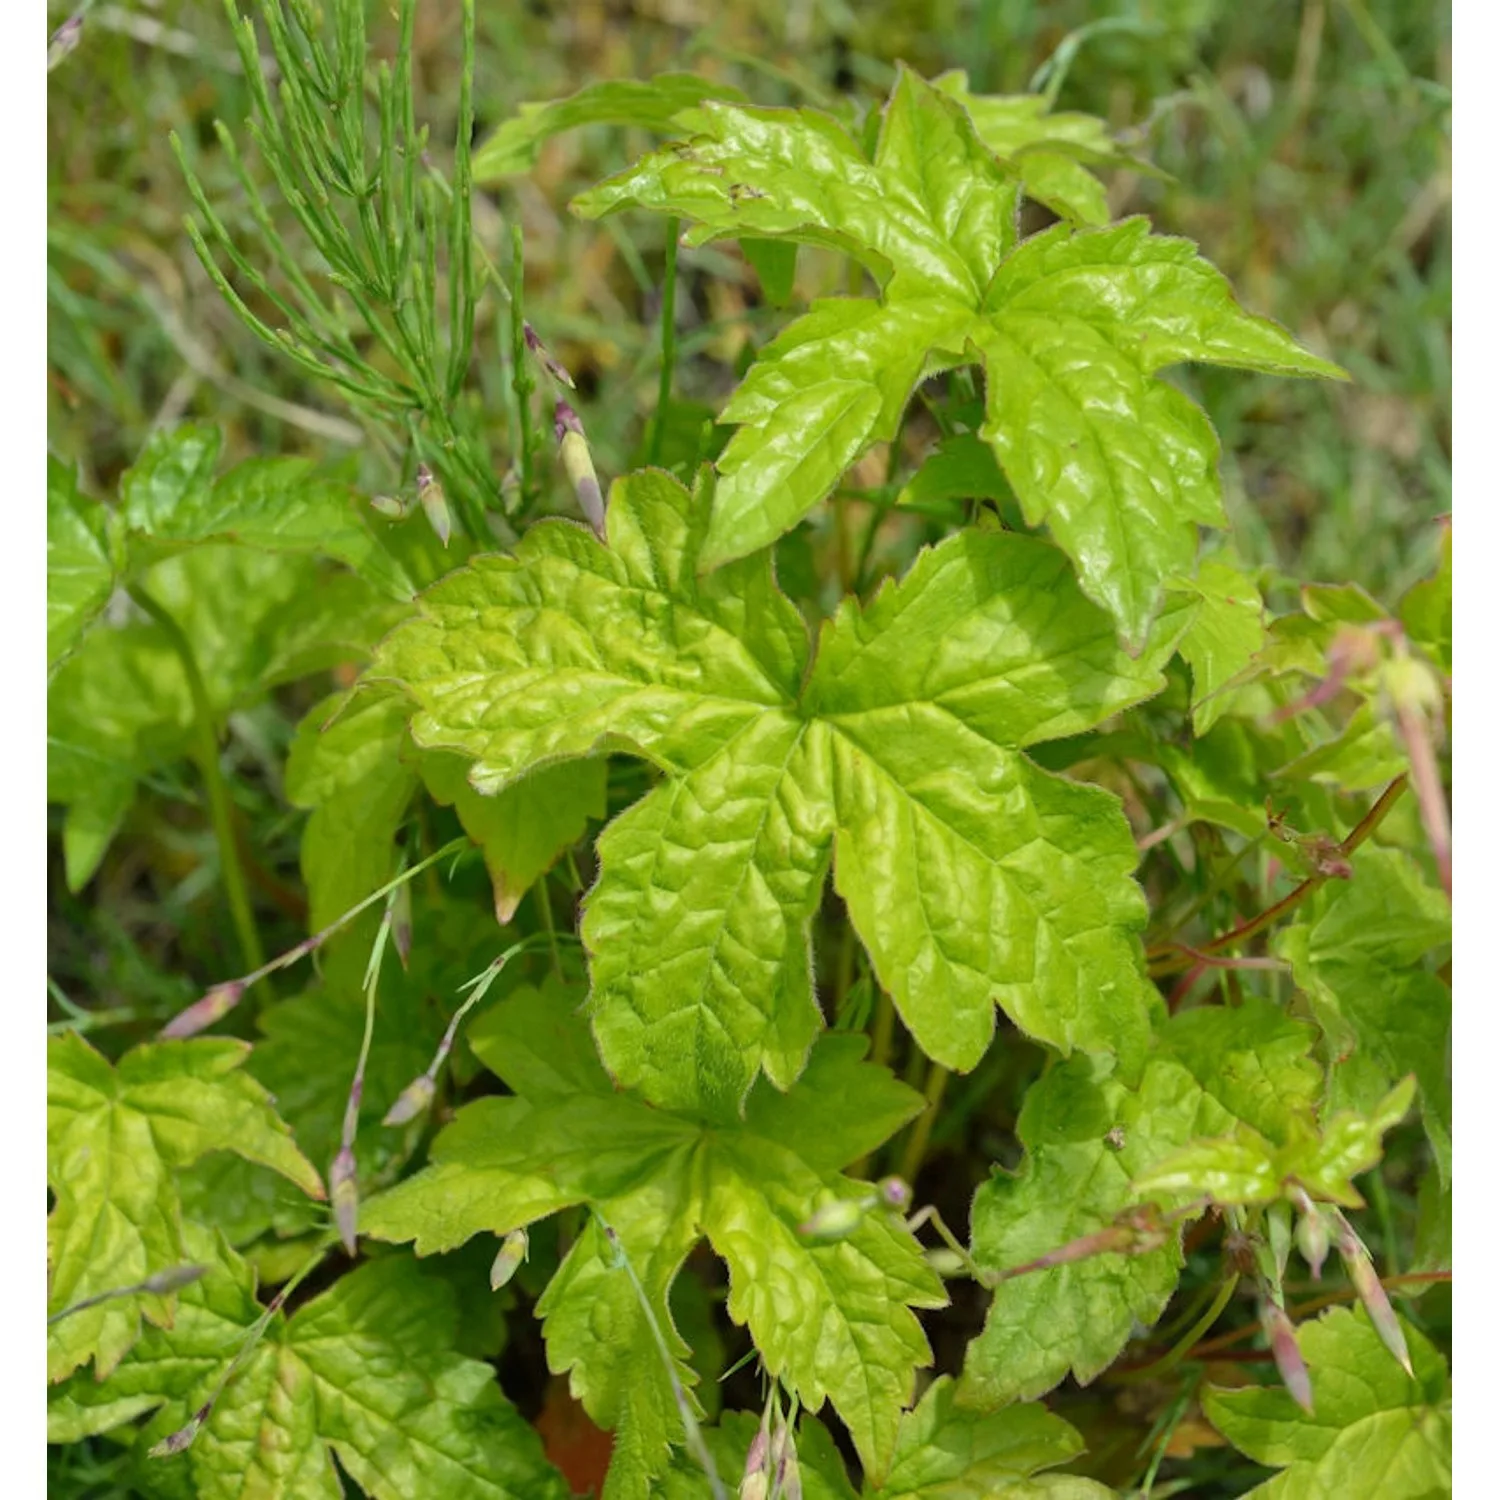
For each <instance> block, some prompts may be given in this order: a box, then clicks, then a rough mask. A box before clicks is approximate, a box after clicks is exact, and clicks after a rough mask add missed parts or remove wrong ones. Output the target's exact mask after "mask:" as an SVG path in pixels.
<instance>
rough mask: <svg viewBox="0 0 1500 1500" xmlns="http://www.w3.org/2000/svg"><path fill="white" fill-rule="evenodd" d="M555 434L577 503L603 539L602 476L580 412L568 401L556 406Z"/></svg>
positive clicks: (553, 429)
mask: <svg viewBox="0 0 1500 1500" xmlns="http://www.w3.org/2000/svg"><path fill="white" fill-rule="evenodd" d="M552 434H553V436H554V437H555V438H556V439H557V454H558V457H559V458H560V459H561V460H562V466H563V469H564V470H565V471H566V473H567V476H568V482H569V483H570V484H571V485H572V486H573V493H574V494H576V495H577V496H578V504H579V506H580V507H581V508H582V510H583V513H584V515H585V516H587V517H588V522H589V525H590V526H592V527H593V528H594V534H595V535H596V536H597V537H598V538H599V540H600V541H601V542H602V541H603V540H604V494H603V491H601V490H600V488H599V476H598V475H597V474H595V472H594V459H593V455H592V454H591V453H590V452H589V445H588V439H587V438H586V437H584V435H583V423H582V422H580V421H579V420H578V413H577V412H576V411H574V410H573V408H572V407H571V406H569V405H568V403H567V402H566V401H559V402H558V403H557V404H556V406H555V407H554V408H553V417H552Z"/></svg>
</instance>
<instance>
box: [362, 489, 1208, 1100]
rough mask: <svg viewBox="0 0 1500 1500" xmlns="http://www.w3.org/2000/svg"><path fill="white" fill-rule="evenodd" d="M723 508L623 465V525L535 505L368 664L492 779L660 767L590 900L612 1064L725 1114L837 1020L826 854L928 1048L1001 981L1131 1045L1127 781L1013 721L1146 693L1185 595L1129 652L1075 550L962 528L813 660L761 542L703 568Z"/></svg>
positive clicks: (1073, 728) (598, 995)
mask: <svg viewBox="0 0 1500 1500" xmlns="http://www.w3.org/2000/svg"><path fill="white" fill-rule="evenodd" d="M705 510H706V508H705V506H704V505H703V503H702V501H701V499H700V500H694V499H693V498H692V497H690V496H689V495H688V493H687V492H686V491H685V490H683V489H682V487H681V486H680V485H678V484H677V483H676V482H675V481H673V480H671V479H670V478H669V477H667V476H666V475H664V474H661V473H657V472H647V473H644V474H638V475H635V476H632V477H631V478H630V479H629V480H626V481H621V482H620V483H618V484H617V485H616V486H615V489H614V492H613V495H612V499H611V503H610V507H609V515H608V535H609V546H608V547H605V546H603V545H601V544H600V543H599V542H597V541H596V540H595V539H594V538H593V537H592V536H590V535H588V534H586V533H584V532H583V531H581V530H580V529H579V528H577V527H574V526H571V525H568V524H561V523H557V524H554V523H547V524H543V525H540V526H538V527H536V528H534V529H533V530H532V531H531V532H529V533H528V534H527V536H526V537H525V538H524V539H523V541H522V543H521V545H520V547H519V548H518V550H517V553H516V556H515V557H514V558H483V559H479V560H477V561H476V562H475V564H474V565H473V566H472V567H470V568H468V569H465V570H463V571H461V572H459V573H456V574H454V575H453V576H452V577H450V578H449V579H447V580H445V581H444V582H443V583H442V584H440V585H439V586H438V587H436V588H434V589H433V590H431V591H430V592H429V593H428V594H426V595H425V596H424V598H423V602H422V614H421V618H420V619H418V620H416V621H414V622H412V624H411V625H409V626H407V627H405V628H403V629H401V630H398V631H397V632H396V633H394V634H393V635H392V636H391V638H390V639H389V641H388V642H387V644H386V647H385V649H384V650H383V652H382V654H381V657H380V661H379V663H378V665H377V667H376V669H375V675H376V676H377V677H378V678H380V679H390V680H393V681H395V682H398V683H400V684H401V685H402V686H403V687H404V688H405V689H406V691H407V692H408V693H409V694H410V695H411V697H412V698H413V699H414V700H415V702H416V705H417V711H416V713H415V715H414V717H413V720H412V731H413V734H414V736H415V738H416V739H417V741H418V743H419V744H422V745H425V746H429V747H431V748H434V749H436V748H443V749H448V750H452V751H456V752H459V753H461V754H462V755H464V756H466V757H468V758H470V759H472V760H473V762H474V765H473V767H472V770H471V771H470V780H471V781H472V782H473V783H474V784H475V785H476V786H477V787H478V788H479V789H480V790H498V789H501V788H503V787H505V786H507V785H509V784H511V783H513V782H515V781H516V780H517V779H518V778H519V777H521V776H522V775H524V774H526V773H527V772H528V771H531V770H533V769H534V768H536V767H538V766H543V765H548V764H550V763H552V762H554V761H556V760H557V759H559V758H561V757H587V756H589V755H598V754H601V753H603V752H605V751H613V750H625V751H628V752H630V753H632V754H635V755H639V756H642V757H644V758H646V759H648V760H650V761H651V762H653V763H654V764H655V765H656V766H658V767H659V768H660V769H661V770H662V772H663V773H664V779H663V782H662V784H661V785H660V786H658V787H657V788H656V789H655V790H654V791H653V792H651V793H650V794H648V796H646V797H645V798H644V799H642V801H640V802H639V803H637V804H636V805H635V806H634V807H633V808H631V809H630V810H629V811H628V812H627V813H625V814H624V815H623V816H622V817H620V818H618V819H617V820H616V821H615V822H614V823H612V824H611V825H610V826H609V827H608V828H607V829H606V830H605V833H604V834H603V836H602V838H601V839H600V842H599V853H600V876H599V881H598V883H597V885H596V886H595V888H594V889H593V891H592V892H590V894H589V897H588V899H587V904H586V908H585V916H584V924H583V935H584V939H585V941H586V943H587V944H588V947H589V949H590V953H591V975H592V982H593V993H592V997H591V1002H590V1003H591V1012H592V1016H593V1022H594V1030H595V1034H596V1036H597V1038H598V1041H599V1045H600V1049H601V1052H602V1054H603V1057H604V1060H605V1063H606V1064H607V1066H608V1067H609V1068H610V1070H611V1072H612V1073H613V1074H614V1075H615V1076H616V1077H617V1078H618V1079H619V1080H620V1081H621V1082H622V1083H624V1084H626V1085H628V1086H632V1087H639V1088H641V1090H642V1091H643V1092H644V1093H645V1095H646V1096H647V1097H648V1098H650V1099H652V1100H653V1101H654V1102H657V1103H661V1104H666V1105H670V1106H673V1107H682V1108H690V1109H699V1110H705V1111H708V1112H710V1113H713V1114H715V1115H719V1116H723V1117H728V1118H732V1117H733V1115H734V1114H735V1113H736V1111H737V1110H738V1107H739V1105H740V1103H741V1101H742V1100H743V1098H744V1096H745V1093H746V1091H747V1089H748V1088H749V1087H750V1084H751V1083H752V1081H753V1079H754V1077H755V1075H756V1072H757V1071H758V1070H760V1069H762V1068H763V1069H764V1070H765V1071H766V1072H767V1073H768V1074H769V1075H770V1077H771V1079H772V1081H773V1082H774V1083H775V1084H776V1085H777V1086H778V1087H780V1088H783V1089H784V1088H786V1087H788V1086H789V1085H790V1084H791V1083H792V1081H793V1080H794V1079H795V1078H796V1077H797V1074H798V1072H799V1071H800V1069H801V1067H802V1064H803V1060H804V1059H805V1057H806V1055H807V1051H808V1048H809V1046H810V1044H811V1042H812V1039H813V1037H814V1036H815V1035H816V1033H817V1031H818V1029H819V1027H820V1025H821V1017H820V1015H819V1012H818V1010H817V1007H816V1005H815V1004H814V1000H813V994H812V987H811V974H810V959H809V953H808V924H809V922H810V919H811V916H812V913H813V911H814V909H815V906H816V903H817V901H818V899H819V895H820V892H821V889H822V885H823V878H824V874H825V871H826V869H827V867H828V864H829V862H830V860H832V863H833V865H834V871H835V877H834V878H835V883H836V885H837V887H838V889H839V891H840V892H841V894H842V895H843V896H844V898H845V900H846V901H847V902H848V904H849V908H850V912H851V915H852V917H853V920H854V924H855V927H856V929H857V931H858V932H859V933H860V936H861V937H862V939H863V940H864V942H865V944H866V947H867V948H868V949H869V951H870V954H871V957H872V959H873V961H874V965H875V970H876V974H877V976H878V977H879V979H880V981H881V983H882V984H884V985H885V986H886V988H888V989H889V990H890V992H891V993H892V995H893V997H894V998H895V1000H896V1003H897V1005H898V1007H899V1008H900V1011H901V1014H902V1015H903V1017H904V1018H905V1019H906V1021H907V1024H908V1025H909V1026H910V1027H911V1029H912V1031H913V1033H914V1035H915V1036H916V1038H917V1040H918V1041H919V1043H920V1044H921V1045H922V1047H923V1048H924V1050H925V1051H927V1052H928V1053H929V1055H931V1056H933V1057H935V1058H937V1059H938V1060H939V1061H941V1062H943V1063H945V1064H947V1065H949V1066H952V1067H958V1068H970V1067H972V1066H974V1064H975V1063H976V1062H977V1061H978V1060H979V1058H980V1056H981V1055H982V1054H983V1052H984V1049H985V1047H986V1045H987V1044H988V1042H989V1039H990V1036H991V1034H992V1032H993V1028H994V1014H993V1010H994V1004H995V1001H996V1000H998V1001H999V1002H1000V1004H1001V1005H1002V1006H1004V1007H1005V1009H1006V1010H1007V1012H1008V1013H1009V1014H1010V1015H1011V1016H1012V1017H1013V1018H1014V1019H1015V1020H1016V1021H1017V1022H1018V1024H1020V1025H1021V1026H1022V1027H1023V1028H1025V1029H1026V1030H1027V1031H1029V1032H1030V1033H1031V1034H1032V1035H1034V1036H1037V1037H1039V1038H1040V1039H1041V1040H1043V1041H1046V1042H1049V1043H1051V1044H1053V1045H1054V1046H1057V1047H1059V1048H1061V1049H1063V1050H1065V1051H1067V1050H1070V1049H1072V1048H1074V1047H1092V1048H1094V1049H1097V1050H1118V1051H1119V1052H1120V1053H1121V1054H1122V1055H1124V1056H1125V1057H1127V1059H1128V1058H1134V1059H1135V1060H1136V1061H1137V1062H1138V1061H1139V1058H1140V1056H1141V1055H1142V1053H1143V1050H1144V1046H1145V1040H1146V990H1145V982H1144V979H1143V977H1142V974H1141V966H1140V960H1139V953H1138V947H1137V945H1136V943H1135V939H1134V932H1135V930H1136V929H1137V928H1138V927H1139V926H1140V924H1141V922H1142V921H1143V919H1144V906H1143V902H1142V900H1141V896H1140V893H1139V891H1138V889H1137V888H1136V886H1135V884H1134V882H1133V881H1132V880H1131V878H1130V876H1131V871H1132V870H1133V868H1134V866H1135V862H1136V852H1135V847H1134V842H1133V840H1132V839H1131V837H1130V832H1129V829H1128V826H1127V825H1126V823H1125V820H1124V818H1123V816H1122V814H1121V811H1120V807H1119V804H1118V802H1117V801H1116V800H1115V799H1114V798H1113V797H1111V796H1109V795H1107V794H1105V793H1103V792H1101V791H1099V790H1097V789H1095V788H1091V787H1087V786H1083V785H1079V784H1076V783H1073V782H1070V781H1067V780H1064V779H1062V778H1059V777H1054V776H1051V775H1048V774H1047V773H1044V772H1043V771H1041V770H1040V769H1038V768H1037V767H1036V765H1035V764H1034V763H1032V762H1031V761H1030V760H1029V759H1028V757H1027V756H1026V755H1025V754H1024V747H1025V746H1027V745H1030V744H1034V743H1036V742H1038V741H1041V740H1045V739H1048V738H1052V737H1056V736H1060V735H1065V734H1073V733H1077V732H1079V731H1081V730H1083V729H1086V728H1088V727H1090V726H1092V725H1093V724H1096V723H1098V722H1099V721H1100V720H1101V719H1103V718H1105V717H1107V716H1108V715H1109V714H1111V713H1113V712H1115V711H1116V710H1118V709H1120V708H1123V707H1125V706H1127V705H1128V704H1130V703H1132V702H1135V701H1138V700H1140V699H1142V698H1145V697H1148V696H1149V695H1150V694H1151V693H1153V692H1154V691H1156V690H1157V688H1158V687H1159V686H1160V684H1161V681H1162V678H1161V675H1160V671H1159V667H1160V664H1161V663H1162V662H1163V661H1164V660H1165V659H1166V657H1167V655H1168V654H1169V653H1170V650H1171V648H1172V637H1173V633H1174V632H1175V631H1176V630H1178V629H1180V627H1181V625H1182V623H1184V622H1183V619H1182V617H1181V616H1180V615H1177V614H1174V615H1173V616H1171V617H1170V618H1164V619H1163V621H1162V622H1161V625H1160V627H1159V629H1158V630H1157V631H1156V632H1155V633H1154V635H1153V638H1152V644H1151V646H1150V648H1149V649H1148V650H1147V651H1146V652H1145V653H1144V654H1143V655H1142V656H1141V657H1140V658H1139V659H1132V658H1130V657H1128V656H1126V655H1125V654H1124V653H1122V652H1121V651H1120V649H1119V648H1118V646H1117V644H1116V641H1115V637H1114V633H1113V631H1112V629H1111V627H1110V623H1109V620H1108V618H1107V617H1106V616H1105V615H1104V614H1103V612H1102V611H1100V610H1098V609H1097V608H1096V607H1095V606H1093V605H1091V604H1090V603H1089V602H1088V601H1087V600H1086V599H1084V598H1083V597H1082V595H1081V594H1080V593H1079V592H1078V590H1077V587H1076V585H1075V584H1074V583H1073V581H1072V578H1071V575H1070V573H1069V571H1068V568H1067V564H1066V560H1065V559H1064V558H1063V557H1062V555H1061V554H1060V553H1059V552H1058V551H1057V550H1056V549H1054V548H1052V547H1049V546H1048V545H1046V544H1045V543H1043V542H1040V541H1036V540H1033V539H1030V538H1025V537H1020V536H1016V535H1010V534H998V533H990V534H980V533H968V534H965V535H962V536H958V537H953V538H950V539H949V540H948V541H947V542H945V543H943V544H942V545H941V546H939V547H936V548H934V549H932V550H931V551H929V552H927V553H924V554H923V555H922V557H921V558H920V559H919V560H918V562H917V563H916V564H915V565H914V567H913V568H912V570H911V572H910V573H909V574H908V576H907V577H906V578H905V579H904V580H903V581H902V582H901V583H900V584H899V585H894V586H891V587H889V588H887V589H885V590H883V591H882V592H881V594H880V595H879V596H878V597H877V598H876V599H875V600H873V601H872V602H871V604H870V605H869V606H868V607H867V608H865V609H863V610H862V609H860V608H859V607H858V606H856V605H855V604H854V603H853V602H852V601H849V602H846V604H845V606H844V608H843V609H842V610H841V611H840V613H839V615H838V617H837V618H836V620H834V621H833V622H831V623H830V624H829V625H828V626H827V627H825V630H824V632H823V636H822V639H821V642H820V644H819V649H818V653H817V657H816V660H815V661H814V662H813V663H812V665H811V667H809V664H808V657H809V650H808V645H807V640H806V635H805V630H804V627H803V625H802V622H801V619H800V617H799V616H798V615H797V612H796V610H795V608H794V607H793V606H792V604H791V602H790V601H789V600H787V599H786V598H785V597H784V596H783V595H781V594H780V593H779V592H778V591H777V589H776V588H775V585H774V583H773V581H772V578H771V573H770V568H769V564H768V561H767V559H766V558H765V557H760V558H756V559H747V560H743V561H740V562H736V563H733V564H730V565H728V566H726V567H724V568H721V569H719V570H717V571H716V572H714V573H711V574H709V575H707V576H706V577H704V578H702V579H700V578H699V577H698V575H697V562H698V560H699V549H700V547H701V545H702V540H703V527H704V523H705V520H706V514H705Z"/></svg>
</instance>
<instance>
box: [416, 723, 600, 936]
mask: <svg viewBox="0 0 1500 1500" xmlns="http://www.w3.org/2000/svg"><path fill="white" fill-rule="evenodd" d="M417 767H418V770H419V772H420V774H421V777H422V783H423V785H424V786H426V788H427V791H428V794H429V795H430V796H431V797H432V799H433V800H434V801H435V802H437V803H438V804H439V805H440V806H443V807H452V808H453V810H454V811H455V812H456V813H457V814H458V820H459V822H460V823H462V824H463V828H464V832H465V833H467V834H468V835H469V837H470V838H471V839H473V840H474V842H475V843H476V844H478V845H479V847H480V848H481V849H483V850H484V862H485V865H486V866H487V868H488V869H489V872H490V880H491V881H492V882H493V884H494V887H495V919H496V921H498V922H499V923H500V924H501V925H502V926H503V925H504V924H505V923H507V922H509V921H510V919H511V918H512V917H513V916H514V915H515V914H516V907H517V906H519V905H520V903H521V897H522V896H524V895H525V894H526V892H527V891H528V890H529V889H530V888H531V886H532V884H533V883H534V882H535V881H536V880H537V879H538V878H539V877H540V876H542V875H544V874H546V872H547V871H548V870H550V869H551V868H552V866H553V864H554V863H555V862H556V860H557V859H558V858H559V856H560V855H562V854H563V853H564V851H565V850H567V849H568V848H570V847H571V846H572V845H573V844H575V843H576V842H577V841H578V840H579V839H580V838H582V837H583V832H584V829H585V828H586V827H587V826H588V821H589V819H590V818H602V817H603V816H604V811H605V784H606V782H607V780H608V769H609V768H608V765H607V764H606V762H604V761H603V760H580V761H567V762H564V763H562V764H561V765H555V766H543V767H541V768H540V769H539V770H536V771H533V772H532V773H531V774H530V775H528V776H526V777H523V778H522V780H520V781H518V782H515V783H514V784H513V785H511V786H508V787H506V788H505V789H504V790H503V791H501V792H497V793H494V794H492V795H490V796H483V795H481V794H480V793H479V792H477V791H475V790H474V788H473V787H472V786H470V785H469V779H468V775H467V772H468V763H467V762H466V761H464V760H463V758H462V757H461V756H457V755H448V754H445V753H444V752H442V751H435V750H430V751H427V752H425V753H424V754H422V755H421V757H420V758H419V760H418V762H417Z"/></svg>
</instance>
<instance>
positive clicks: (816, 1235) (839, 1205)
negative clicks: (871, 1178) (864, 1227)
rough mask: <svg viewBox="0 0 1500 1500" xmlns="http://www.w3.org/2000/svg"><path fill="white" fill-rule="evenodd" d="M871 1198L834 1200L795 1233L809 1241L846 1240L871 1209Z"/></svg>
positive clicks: (872, 1205) (872, 1201) (873, 1201)
mask: <svg viewBox="0 0 1500 1500" xmlns="http://www.w3.org/2000/svg"><path fill="white" fill-rule="evenodd" d="M874 1205H875V1200H874V1199H873V1198H834V1199H832V1200H830V1201H829V1202H827V1203H825V1204H824V1205H823V1206H822V1207H821V1208H819V1209H818V1210H817V1211H816V1212H815V1213H814V1214H813V1216H812V1217H811V1218H810V1219H808V1220H807V1222H806V1223H804V1224H799V1225H798V1226H797V1233H798V1234H800V1235H802V1236H803V1237H804V1238H805V1239H809V1240H822V1241H824V1242H825V1243H826V1242H831V1241H833V1240H842V1239H847V1238H848V1237H849V1236H850V1235H851V1234H853V1233H854V1231H855V1230H856V1229H858V1228H859V1226H860V1224H861V1222H862V1221H863V1220H864V1217H865V1214H866V1213H867V1212H868V1211H869V1210H870V1209H871V1208H873V1207H874Z"/></svg>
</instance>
